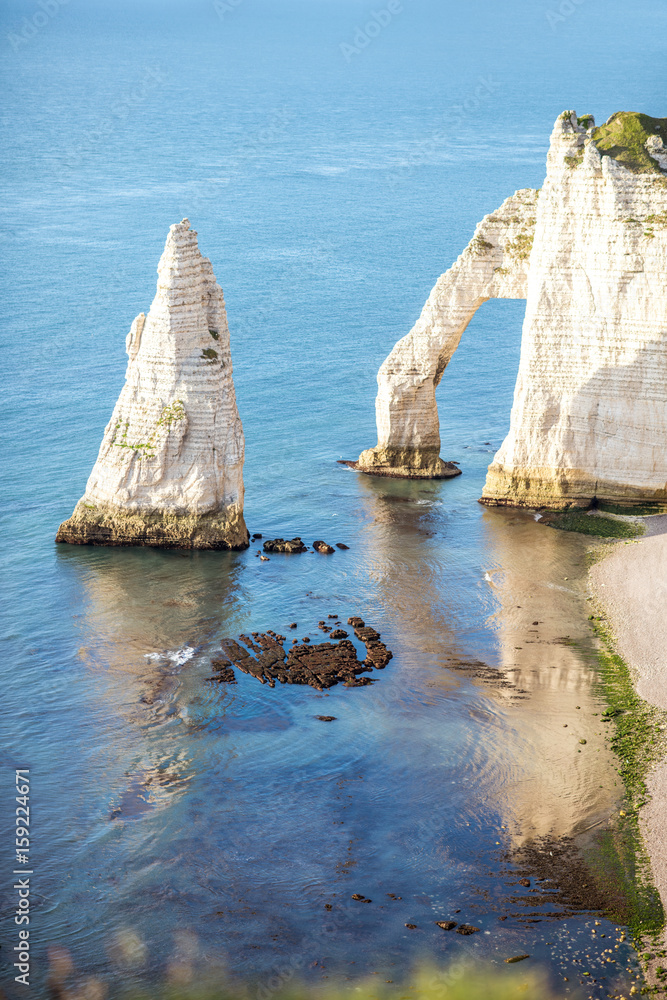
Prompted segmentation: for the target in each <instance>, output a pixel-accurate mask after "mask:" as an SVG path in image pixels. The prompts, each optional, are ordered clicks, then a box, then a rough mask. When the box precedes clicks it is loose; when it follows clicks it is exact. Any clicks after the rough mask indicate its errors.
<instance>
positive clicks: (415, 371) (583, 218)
mask: <svg viewBox="0 0 667 1000" xmlns="http://www.w3.org/2000/svg"><path fill="white" fill-rule="evenodd" d="M666 145H667V119H664V118H662V119H656V118H649V117H648V116H647V115H643V114H637V113H634V112H619V113H617V114H615V115H612V117H611V118H610V119H609V120H608V121H607V122H606V123H605V124H604V125H603V126H601V127H600V128H596V127H595V122H594V120H593V118H592V116H590V115H586V116H584V117H583V118H579V119H578V118H577V116H576V114H575V112H573V111H566V112H563V114H562V115H560V116H559V118H558V119H557V121H556V124H555V126H554V130H553V133H552V137H551V145H550V149H549V154H548V158H547V177H546V180H545V182H544V186H543V188H542V189H541V191H540V192H539V193H538V192H535V191H519V192H517V194H516V195H514V197H513V198H511V199H508V200H507V201H506V202H504V203H503V205H502V206H501V208H500V209H499V210H498V212H496V213H494V214H493V215H491V216H487V217H486V218H485V219H483V220H482V222H481V223H480V225H479V226H478V228H477V231H476V233H475V237H473V240H472V241H471V243H470V244H469V246H468V247H467V249H466V250H465V251H464V253H463V254H462V255H461V257H459V259H458V260H457V262H456V263H455V264H454V265H453V267H452V268H450V270H449V271H448V272H447V273H446V274H444V275H443V276H442V277H441V278H440V279H439V281H438V283H437V284H436V286H435V288H434V290H433V292H432V293H431V296H430V298H429V300H428V302H427V304H426V306H425V307H424V311H423V313H422V316H421V318H420V319H419V321H418V322H417V324H416V326H415V327H414V329H413V330H412V332H411V333H410V334H409V335H408V336H407V337H404V338H403V340H401V341H399V343H398V344H397V345H396V347H395V348H394V350H393V351H392V353H391V354H390V356H389V357H388V358H387V360H386V361H385V362H384V364H383V365H382V367H381V369H380V372H379V375H378V383H379V392H378V397H377V422H378V446H377V447H376V448H374V449H372V450H370V451H366V452H363V453H362V455H361V456H360V458H359V462H358V463H357V468H360V469H361V470H362V471H367V472H379V473H381V474H389V475H431V476H434V475H439V474H440V468H439V462H440V459H439V444H440V440H439V431H438V415H437V408H436V404H435V387H436V386H437V384H438V382H439V381H440V378H441V377H442V374H443V371H444V369H445V367H446V365H447V363H448V362H449V360H450V358H451V356H452V353H453V351H454V350H455V349H456V346H457V344H458V341H459V338H460V336H461V334H462V332H463V330H464V329H465V327H466V326H467V324H468V322H469V321H470V319H471V318H472V315H473V314H474V312H475V310H476V309H477V308H478V307H479V306H480V305H481V304H482V303H483V302H484V301H486V299H488V298H491V297H494V296H495V297H516V298H523V297H525V298H526V300H527V302H526V316H525V320H524V325H523V335H522V346H521V361H520V368H519V374H518V379H517V384H516V390H515V396H514V405H513V408H512V414H511V421H510V430H509V433H508V435H507V438H506V440H505V442H504V443H503V445H502V447H501V448H500V450H499V451H498V453H497V454H496V456H495V458H494V461H493V463H492V465H491V466H490V467H489V471H488V476H487V480H486V485H485V487H484V493H483V498H482V499H483V502H485V503H489V504H518V505H525V506H531V507H553V508H559V507H570V506H587V505H589V504H590V503H591V502H592V501H593V500H606V501H611V502H617V503H620V504H632V503H656V504H659V503H664V502H665V501H667V150H666V149H665V146H666ZM518 203H522V204H518Z"/></svg>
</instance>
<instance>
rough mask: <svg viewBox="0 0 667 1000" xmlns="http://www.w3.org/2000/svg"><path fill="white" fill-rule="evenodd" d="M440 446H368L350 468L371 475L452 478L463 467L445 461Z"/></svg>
mask: <svg viewBox="0 0 667 1000" xmlns="http://www.w3.org/2000/svg"><path fill="white" fill-rule="evenodd" d="M438 451H439V449H438V448H381V447H380V446H378V447H377V448H369V449H368V450H367V451H363V452H362V453H361V455H360V456H359V460H358V461H357V462H346V463H345V464H346V465H349V466H350V468H351V469H356V470H357V471H358V472H365V473H366V474H367V475H370V476H390V477H394V478H399V479H451V478H452V477H453V476H460V475H461V470H460V469H459V468H458V466H457V465H456V464H455V463H453V462H444V461H443V460H442V459H441V458H440V456H439V454H438Z"/></svg>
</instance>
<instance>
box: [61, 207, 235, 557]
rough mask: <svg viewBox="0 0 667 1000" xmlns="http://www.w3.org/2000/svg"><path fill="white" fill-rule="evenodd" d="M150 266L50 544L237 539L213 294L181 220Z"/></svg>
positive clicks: (223, 342)
mask: <svg viewBox="0 0 667 1000" xmlns="http://www.w3.org/2000/svg"><path fill="white" fill-rule="evenodd" d="M158 275H159V277H158V285H157V294H156V296H155V298H154V300H153V303H152V305H151V308H150V312H149V313H148V316H146V315H145V314H144V313H141V314H140V315H139V316H137V318H136V319H135V320H134V322H133V324H132V327H131V329H130V332H129V334H128V336H127V339H126V349H127V353H128V356H129V362H128V366H127V372H126V376H125V385H124V387H123V389H122V391H121V394H120V396H119V398H118V402H117V403H116V406H115V408H114V411H113V414H112V417H111V420H110V421H109V423H108V425H107V427H106V429H105V432H104V438H103V441H102V445H101V447H100V451H99V455H98V457H97V461H96V463H95V466H94V468H93V471H92V472H91V474H90V478H89V479H88V484H87V486H86V492H85V494H84V496H83V497H82V499H81V500H80V501H79V503H78V504H77V505H76V508H75V510H74V513H73V514H72V516H71V517H70V518H69V519H68V520H67V521H64V522H63V524H61V525H60V528H59V529H58V534H57V536H56V541H58V542H71V543H74V544H78V545H149V546H160V547H165V548H174V547H179V548H180V547H187V548H203V549H241V548H246V547H247V545H248V531H247V528H246V526H245V522H244V520H243V458H244V447H245V443H244V437H243V428H242V426H241V420H240V418H239V414H238V410H237V407H236V396H235V392H234V382H233V379H232V362H231V354H230V346H229V329H228V326H227V314H226V311H225V301H224V297H223V293H222V289H221V288H220V286H219V285H218V284H217V283H216V280H215V275H214V274H213V269H212V267H211V263H210V261H209V260H207V259H206V258H205V257H203V256H202V255H201V253H200V251H199V247H198V245H197V234H196V232H194V231H193V230H191V229H190V223H189V222H188V220H187V219H184V220H183V221H182V222H180V223H178V224H177V225H174V226H172V227H171V229H170V230H169V236H168V237H167V242H166V245H165V248H164V252H163V254H162V257H161V258H160V263H159V265H158Z"/></svg>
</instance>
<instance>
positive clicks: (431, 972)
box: [48, 939, 625, 1000]
mask: <svg viewBox="0 0 667 1000" xmlns="http://www.w3.org/2000/svg"><path fill="white" fill-rule="evenodd" d="M137 940H138V939H137ZM127 943H128V942H126V944H127ZM49 958H50V965H49V967H50V972H49V980H48V983H49V995H50V997H51V998H52V1000H565V998H564V996H563V994H562V993H560V992H558V993H556V992H554V991H553V990H552V989H551V988H550V987H549V986H548V985H547V979H546V977H545V975H544V974H543V973H542V972H541V971H540V970H539V969H538V970H535V969H530V968H528V967H527V966H525V965H524V964H523V960H524V959H527V958H528V956H511V957H510V959H509V960H507V966H506V967H505V966H490V965H487V966H485V967H481V968H480V967H478V966H476V965H475V966H473V965H472V964H471V962H470V961H469V960H467V959H463V960H461V961H459V962H455V963H453V964H451V965H449V966H448V967H447V968H443V969H441V968H437V967H436V966H433V965H423V966H421V967H420V968H418V969H417V970H416V971H415V972H413V973H412V974H409V975H407V976H406V977H401V978H397V979H396V980H389V979H384V974H374V975H370V976H366V977H364V978H362V979H358V980H355V981H353V982H349V981H348V982H341V981H336V980H335V978H334V977H333V976H332V980H331V983H321V982H320V983H318V984H312V985H306V984H304V983H303V982H299V980H298V972H296V971H294V970H292V968H291V967H290V966H289V965H286V966H285V968H284V969H283V971H281V972H278V973H276V974H275V975H273V976H269V977H265V978H263V979H262V978H258V979H257V981H256V982H255V983H254V984H252V985H248V984H243V983H241V982H239V981H237V980H236V979H235V978H234V977H229V976H228V975H227V974H226V973H225V971H224V970H223V969H222V968H219V969H215V970H214V969H211V968H208V969H202V968H201V966H200V965H199V963H194V962H193V961H192V960H191V956H188V955H186V954H183V952H181V954H180V956H178V955H177V956H176V957H175V960H174V961H173V962H172V963H171V964H170V965H169V966H168V967H167V969H166V974H165V976H164V977H163V982H162V984H161V985H156V986H150V987H149V986H146V985H140V984H139V983H138V981H137V980H134V982H135V983H137V985H135V986H132V985H130V984H131V983H132V982H133V979H134V976H133V973H132V971H131V970H130V968H129V964H133V963H128V965H126V967H125V970H124V974H121V975H119V976H118V979H117V980H116V981H109V980H107V979H106V977H105V978H104V979H101V978H97V977H89V976H88V977H86V976H79V975H77V974H76V972H75V969H74V966H73V963H72V959H71V957H70V955H69V953H68V952H67V951H66V950H65V949H63V948H60V947H56V948H52V949H50V953H49ZM137 964H141V965H143V962H140V963H137ZM519 964H520V967H519ZM515 965H516V967H515ZM137 971H138V969H137V968H136V965H135V973H136V972H137ZM582 996H583V994H579V998H581V997H582ZM568 1000H578V997H577V994H572V993H569V994H568ZM619 1000H621V998H619ZM622 1000H625V998H622Z"/></svg>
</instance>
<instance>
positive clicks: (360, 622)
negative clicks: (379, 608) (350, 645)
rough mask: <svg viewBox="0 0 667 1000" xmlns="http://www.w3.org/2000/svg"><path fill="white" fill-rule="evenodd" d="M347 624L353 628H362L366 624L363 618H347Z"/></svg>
mask: <svg viewBox="0 0 667 1000" xmlns="http://www.w3.org/2000/svg"><path fill="white" fill-rule="evenodd" d="M347 624H348V625H352V627H353V628H363V627H364V625H365V624H366V622H365V621H364V619H363V618H354V617H353V618H348V620H347Z"/></svg>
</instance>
